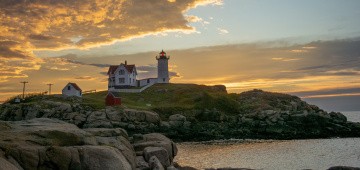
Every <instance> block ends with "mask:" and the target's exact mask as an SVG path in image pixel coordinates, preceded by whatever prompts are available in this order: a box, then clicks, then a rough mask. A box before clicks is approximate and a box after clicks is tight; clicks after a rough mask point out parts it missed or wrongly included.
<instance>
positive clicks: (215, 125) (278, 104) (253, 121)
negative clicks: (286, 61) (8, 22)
mask: <svg viewBox="0 0 360 170" xmlns="http://www.w3.org/2000/svg"><path fill="white" fill-rule="evenodd" d="M243 98H246V100H245V99H243ZM220 99H221V98H220ZM196 100H198V99H196ZM226 100H227V99H226ZM237 100H238V101H237V104H236V107H235V106H234V105H229V106H226V107H224V108H223V109H222V110H219V107H215V106H214V107H213V108H211V107H212V105H210V106H209V105H197V106H196V107H194V108H191V109H185V110H184V109H174V110H169V108H167V109H163V110H161V109H159V108H157V109H155V110H158V112H155V111H149V110H136V109H129V108H124V107H105V108H103V109H95V108H93V107H91V106H88V105H86V104H84V103H83V102H82V100H81V99H80V98H62V97H51V96H41V97H40V98H38V99H36V100H35V101H32V102H25V103H20V104H11V103H6V104H2V105H0V120H1V121H0V164H1V165H4V166H3V167H5V169H100V168H101V169H103V168H105V169H112V168H114V169H116V168H119V167H121V168H122V169H144V170H145V169H169V170H171V169H175V168H176V167H177V168H178V169H187V168H190V169H191V167H187V168H186V167H183V168H182V167H181V166H179V165H176V164H174V162H173V160H174V157H175V156H176V154H177V147H176V144H175V143H174V142H173V141H172V140H174V141H175V142H195V141H203V142H202V143H204V144H219V143H222V144H227V142H229V141H230V142H229V144H230V143H231V142H240V143H241V142H245V143H246V142H263V141H262V140H261V139H267V140H268V139H271V140H289V139H310V138H333V137H360V123H355V122H349V121H348V120H347V118H346V117H345V116H344V115H343V114H341V113H338V112H330V113H328V112H325V111H323V110H321V109H319V108H318V107H316V106H313V105H309V104H307V103H306V102H303V101H301V100H300V99H299V98H297V97H295V96H289V95H284V94H272V93H267V92H263V91H259V90H254V91H251V92H246V93H245V94H243V95H242V96H240V98H238V99H237ZM206 101H207V99H206V95H205V97H204V96H203V97H201V101H200V104H201V103H202V102H205V103H206ZM219 102H220V104H221V100H220V101H219ZM231 102H233V101H231ZM231 102H230V103H231ZM223 105H226V103H223V104H222V105H221V106H223ZM200 106H201V107H200ZM233 107H235V108H236V109H231V108H233ZM238 107H241V108H238ZM229 108H230V109H229ZM234 110H235V111H234ZM164 111H168V112H166V113H165V112H164ZM225 111H228V112H225ZM232 111H234V112H232ZM170 113H171V114H170ZM165 115H168V116H165ZM228 139H232V140H228ZM245 139H246V140H245ZM224 140H225V141H226V142H225V143H224ZM271 140H270V141H271ZM204 141H207V142H204ZM175 166H176V167H175ZM0 169H1V168H0ZM3 169H4V168H3Z"/></svg>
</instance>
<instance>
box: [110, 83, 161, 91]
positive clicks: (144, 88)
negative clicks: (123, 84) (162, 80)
mask: <svg viewBox="0 0 360 170" xmlns="http://www.w3.org/2000/svg"><path fill="white" fill-rule="evenodd" d="M154 84H155V82H153V83H150V84H148V85H146V86H144V87H142V88H141V89H115V88H109V91H112V92H121V93H141V92H142V91H144V90H146V89H147V88H149V87H151V86H152V85H154Z"/></svg>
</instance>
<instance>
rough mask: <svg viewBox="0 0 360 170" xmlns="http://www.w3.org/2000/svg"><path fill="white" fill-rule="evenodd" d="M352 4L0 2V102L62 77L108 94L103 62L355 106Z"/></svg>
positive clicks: (358, 49) (356, 40)
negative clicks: (162, 56) (165, 60)
mask: <svg viewBox="0 0 360 170" xmlns="http://www.w3.org/2000/svg"><path fill="white" fill-rule="evenodd" d="M359 8H360V1H358V0H346V1H343V0H302V1H298V0H266V1H265V0H82V1H75V0H69V1H63V0H61V1H59V0H31V1H30V0H1V1H0V32H1V34H0V101H4V100H6V99H7V98H9V97H11V96H14V95H17V94H20V93H21V92H22V84H21V83H20V82H21V81H28V82H29V83H28V84H27V87H26V92H27V93H39V92H44V91H47V90H48V86H47V85H46V84H48V83H53V84H54V85H53V86H52V92H53V93H60V92H61V89H62V88H63V87H64V86H65V85H66V84H67V83H68V82H75V83H77V84H78V85H79V86H80V87H81V88H82V89H83V90H84V91H86V90H94V89H96V90H106V89H107V76H106V72H107V69H108V66H109V65H116V64H120V63H122V62H124V61H125V60H127V61H128V63H129V64H136V66H137V69H138V71H139V75H138V76H139V78H147V77H154V76H156V71H157V70H156V64H157V63H156V60H155V56H156V55H158V53H159V52H160V51H161V50H164V51H166V52H167V54H168V55H170V56H171V58H170V60H169V68H170V75H171V82H172V83H197V84H206V85H215V84H224V85H225V86H226V87H227V90H228V92H230V93H241V92H243V91H247V90H251V89H263V90H267V91H274V92H281V93H290V94H294V95H298V96H300V97H302V98H303V99H304V100H306V101H308V102H309V103H312V104H317V105H319V106H320V107H322V108H324V109H326V110H335V111H350V110H360V104H359V101H360V76H359V75H360V20H359V19H358V18H359V17H360V10H358V9H359Z"/></svg>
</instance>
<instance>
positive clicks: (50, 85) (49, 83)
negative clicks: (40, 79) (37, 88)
mask: <svg viewBox="0 0 360 170" xmlns="http://www.w3.org/2000/svg"><path fill="white" fill-rule="evenodd" d="M46 85H48V86H49V95H51V86H52V85H54V84H51V83H49V84H46Z"/></svg>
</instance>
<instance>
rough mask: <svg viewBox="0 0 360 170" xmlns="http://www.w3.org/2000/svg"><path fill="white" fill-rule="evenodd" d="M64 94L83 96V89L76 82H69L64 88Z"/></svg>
mask: <svg viewBox="0 0 360 170" xmlns="http://www.w3.org/2000/svg"><path fill="white" fill-rule="evenodd" d="M62 95H64V96H77V97H82V90H81V89H80V87H79V86H78V85H77V84H76V83H68V84H67V85H66V86H65V87H64V88H63V89H62Z"/></svg>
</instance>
